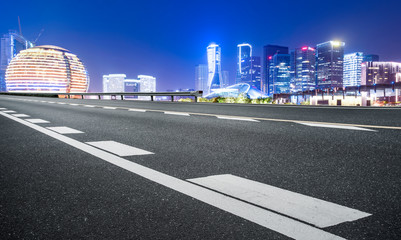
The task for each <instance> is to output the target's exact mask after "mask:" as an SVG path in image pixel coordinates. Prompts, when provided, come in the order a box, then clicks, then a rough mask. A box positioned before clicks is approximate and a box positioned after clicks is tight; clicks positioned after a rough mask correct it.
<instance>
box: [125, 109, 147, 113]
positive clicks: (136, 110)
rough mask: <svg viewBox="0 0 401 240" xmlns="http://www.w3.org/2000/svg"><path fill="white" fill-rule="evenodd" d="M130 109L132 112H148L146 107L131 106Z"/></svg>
mask: <svg viewBox="0 0 401 240" xmlns="http://www.w3.org/2000/svg"><path fill="white" fill-rule="evenodd" d="M128 111H130V112H146V110H145V109H137V108H130V109H128Z"/></svg>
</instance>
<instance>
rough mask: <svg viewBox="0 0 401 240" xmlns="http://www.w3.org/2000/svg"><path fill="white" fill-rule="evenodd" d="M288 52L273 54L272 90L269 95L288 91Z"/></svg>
mask: <svg viewBox="0 0 401 240" xmlns="http://www.w3.org/2000/svg"><path fill="white" fill-rule="evenodd" d="M290 68H291V66H290V54H275V55H274V56H273V59H272V61H271V65H270V72H271V74H272V81H271V85H272V91H271V92H269V96H272V95H273V94H279V93H290V81H291V77H290Z"/></svg>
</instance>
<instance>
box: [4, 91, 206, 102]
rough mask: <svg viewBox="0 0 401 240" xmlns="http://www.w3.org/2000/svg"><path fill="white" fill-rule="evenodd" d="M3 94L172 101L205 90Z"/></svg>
mask: <svg viewBox="0 0 401 240" xmlns="http://www.w3.org/2000/svg"><path fill="white" fill-rule="evenodd" d="M0 94H3V95H17V96H36V97H60V96H65V98H71V97H72V96H81V99H84V96H98V99H102V98H101V96H112V97H113V96H115V97H117V96H120V99H121V100H124V96H150V100H151V101H154V97H155V96H170V97H171V101H172V102H173V101H174V97H176V96H187V97H195V102H197V101H198V97H202V94H203V91H192V92H112V93H91V92H88V93H28V92H2V93H0Z"/></svg>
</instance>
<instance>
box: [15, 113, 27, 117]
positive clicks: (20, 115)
mask: <svg viewBox="0 0 401 240" xmlns="http://www.w3.org/2000/svg"><path fill="white" fill-rule="evenodd" d="M11 115H13V116H14V117H31V116H29V115H26V114H11Z"/></svg>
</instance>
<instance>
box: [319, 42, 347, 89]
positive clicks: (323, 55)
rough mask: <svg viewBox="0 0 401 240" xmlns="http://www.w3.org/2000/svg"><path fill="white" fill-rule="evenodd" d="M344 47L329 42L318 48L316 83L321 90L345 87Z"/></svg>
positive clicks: (340, 44)
mask: <svg viewBox="0 0 401 240" xmlns="http://www.w3.org/2000/svg"><path fill="white" fill-rule="evenodd" d="M344 45H345V43H343V42H339V41H328V42H324V43H321V44H318V45H317V47H316V82H317V85H318V86H317V87H318V88H320V89H326V88H341V87H343V67H344V64H343V60H344Z"/></svg>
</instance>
